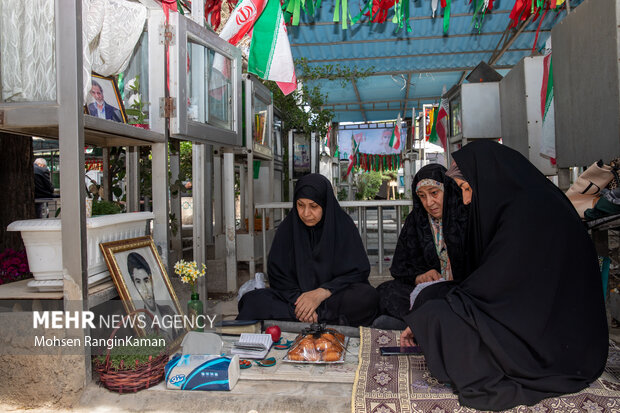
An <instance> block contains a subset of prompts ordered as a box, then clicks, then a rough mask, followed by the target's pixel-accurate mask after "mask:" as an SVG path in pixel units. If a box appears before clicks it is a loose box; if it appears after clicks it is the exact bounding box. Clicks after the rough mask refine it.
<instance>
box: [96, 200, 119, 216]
mask: <svg viewBox="0 0 620 413" xmlns="http://www.w3.org/2000/svg"><path fill="white" fill-rule="evenodd" d="M120 213H121V207H120V205H119V204H117V203H116V202H112V201H104V200H93V213H92V215H93V216H96V215H111V214H120Z"/></svg>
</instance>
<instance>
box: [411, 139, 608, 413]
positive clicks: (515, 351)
mask: <svg viewBox="0 0 620 413" xmlns="http://www.w3.org/2000/svg"><path fill="white" fill-rule="evenodd" d="M453 156H454V159H455V161H456V163H457V165H458V167H459V168H460V170H461V172H462V173H463V176H464V177H465V179H466V180H467V182H468V183H469V184H470V186H471V187H472V190H473V197H472V202H471V208H470V218H469V228H470V231H469V236H470V240H469V241H468V245H469V246H470V247H471V248H470V252H469V255H470V258H471V265H472V268H473V269H474V270H473V271H472V273H471V274H470V275H469V276H468V277H467V278H466V279H465V280H463V281H462V282H461V283H460V284H458V285H451V286H442V285H434V286H430V287H428V288H426V289H425V290H424V291H422V293H421V294H420V296H419V297H418V300H419V301H418V300H416V303H415V306H414V309H413V311H412V313H410V314H409V315H408V316H407V317H406V321H407V323H408V324H409V325H410V326H411V328H412V330H413V333H414V335H415V337H416V339H417V340H418V342H419V343H420V344H421V345H422V347H423V349H424V353H425V355H426V358H427V362H428V365H429V368H430V370H431V372H432V373H433V375H434V376H435V377H436V378H438V379H439V380H440V381H445V382H449V383H451V384H452V387H453V388H454V390H455V392H457V393H458V394H459V400H460V402H461V404H463V405H466V406H469V407H474V408H476V409H482V410H487V409H490V410H501V409H508V408H511V407H513V406H515V405H519V404H527V405H531V404H535V403H537V402H538V401H540V400H541V399H543V398H546V397H551V396H556V395H559V394H563V393H573V392H577V391H579V390H581V389H583V388H585V387H586V386H587V385H588V384H589V383H590V382H592V381H594V380H595V379H596V378H597V377H598V376H599V375H600V374H601V372H602V371H603V368H604V366H605V361H606V358H607V346H608V335H607V320H606V316H605V307H604V298H603V290H602V283H601V276H600V272H599V268H598V262H597V255H596V251H595V249H594V245H593V243H592V241H591V240H590V238H589V236H588V234H587V232H586V230H585V229H584V227H583V225H582V223H581V220H580V219H579V216H578V215H577V213H576V212H575V209H574V208H573V207H572V205H571V204H570V202H569V201H568V199H567V198H566V197H565V196H564V194H563V193H562V192H561V191H560V190H559V189H558V188H557V187H556V186H555V185H553V183H551V182H550V181H549V180H548V179H547V178H546V177H545V176H544V175H542V174H541V173H540V172H539V171H538V170H537V169H536V168H535V167H534V166H533V165H532V164H531V163H530V162H529V161H528V160H527V159H525V158H524V157H523V156H522V155H521V154H519V153H518V152H516V151H514V150H512V149H510V148H508V147H506V146H503V145H500V144H497V143H494V142H490V141H478V142H473V143H470V144H468V145H467V146H465V147H464V148H463V149H461V150H459V151H457V152H455V153H454V155H453ZM446 287H448V288H446Z"/></svg>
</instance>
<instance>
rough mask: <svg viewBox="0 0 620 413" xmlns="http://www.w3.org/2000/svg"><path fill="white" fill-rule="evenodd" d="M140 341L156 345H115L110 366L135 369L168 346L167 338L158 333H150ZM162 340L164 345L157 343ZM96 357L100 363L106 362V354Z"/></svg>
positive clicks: (111, 352)
mask: <svg viewBox="0 0 620 413" xmlns="http://www.w3.org/2000/svg"><path fill="white" fill-rule="evenodd" d="M134 340H135V339H134ZM140 342H141V343H142V342H144V343H150V344H155V345H133V344H129V345H126V346H114V347H113V348H112V349H111V350H110V367H113V368H115V369H117V370H133V369H135V368H136V367H139V366H141V365H142V364H146V363H148V362H149V361H151V360H152V359H154V358H155V357H158V356H159V355H160V354H161V352H162V351H163V350H164V349H165V348H166V346H165V340H161V337H160V336H158V335H156V334H149V335H147V336H146V337H145V339H141V340H140ZM162 342H163V344H164V345H157V344H156V343H162ZM95 359H96V361H97V362H98V363H100V364H104V363H105V359H106V356H105V355H100V356H96V358H95Z"/></svg>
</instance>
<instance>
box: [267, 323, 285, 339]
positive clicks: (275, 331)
mask: <svg viewBox="0 0 620 413" xmlns="http://www.w3.org/2000/svg"><path fill="white" fill-rule="evenodd" d="M265 333H267V334H271V340H273V342H274V343H275V342H276V341H278V340H280V336H281V335H282V330H280V327H278V326H271V327H267V329H266V330H265Z"/></svg>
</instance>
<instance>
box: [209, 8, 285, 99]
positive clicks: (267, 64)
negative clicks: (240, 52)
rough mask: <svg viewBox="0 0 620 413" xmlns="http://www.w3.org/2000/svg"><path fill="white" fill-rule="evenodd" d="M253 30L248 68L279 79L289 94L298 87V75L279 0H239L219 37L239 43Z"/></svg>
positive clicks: (234, 43) (258, 73)
mask: <svg viewBox="0 0 620 413" xmlns="http://www.w3.org/2000/svg"><path fill="white" fill-rule="evenodd" d="M250 30H252V34H251V35H252V42H251V43H250V56H249V59H248V72H250V73H254V74H255V75H257V76H259V77H260V78H262V79H266V80H272V81H275V82H277V83H278V86H279V87H280V89H282V92H283V93H284V94H285V95H288V94H289V93H291V92H292V91H293V90H295V88H296V87H297V78H296V77H295V66H294V64H293V55H292V53H291V45H290V43H289V41H288V35H287V33H286V25H285V24H284V18H283V16H282V10H281V8H280V2H279V0H271V1H268V0H242V1H240V2H239V3H238V4H237V7H235V10H233V12H232V14H231V15H230V17H229V19H228V21H227V22H226V24H225V25H224V28H223V29H222V32H221V33H220V37H221V38H222V39H224V40H226V41H227V42H228V43H230V44H232V45H236V44H237V43H239V41H240V40H241V39H242V38H243V36H245V35H246V33H248V32H249V31H250ZM216 57H217V55H216ZM214 66H215V63H214Z"/></svg>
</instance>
